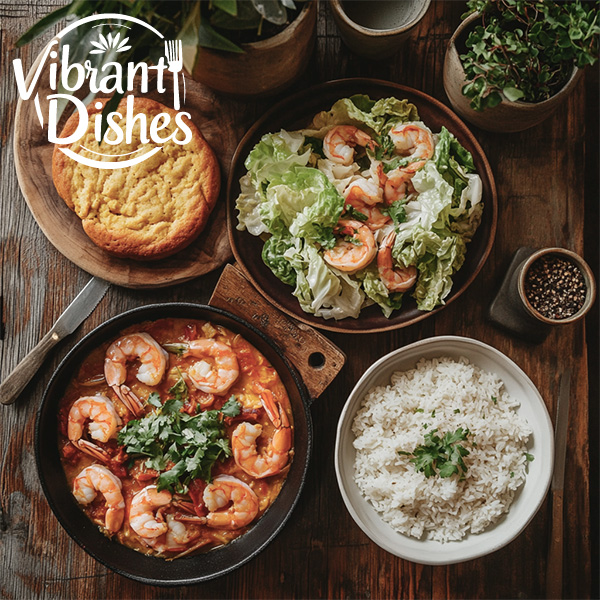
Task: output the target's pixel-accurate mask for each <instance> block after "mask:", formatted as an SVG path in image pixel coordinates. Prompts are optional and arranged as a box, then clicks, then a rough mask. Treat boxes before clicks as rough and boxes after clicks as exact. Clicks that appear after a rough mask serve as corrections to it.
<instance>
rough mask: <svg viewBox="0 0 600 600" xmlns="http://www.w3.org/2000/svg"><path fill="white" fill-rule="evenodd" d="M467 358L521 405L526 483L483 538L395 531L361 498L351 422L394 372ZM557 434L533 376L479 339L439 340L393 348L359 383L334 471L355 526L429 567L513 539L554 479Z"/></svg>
mask: <svg viewBox="0 0 600 600" xmlns="http://www.w3.org/2000/svg"><path fill="white" fill-rule="evenodd" d="M442 356H445V357H450V358H453V359H459V358H460V357H465V358H466V359H467V360H468V361H469V362H471V363H472V364H474V365H477V366H478V367H479V368H481V369H484V370H485V371H488V372H491V373H495V374H496V375H498V377H500V379H502V381H503V382H504V385H505V388H506V391H507V392H508V394H509V395H510V396H512V397H513V398H515V399H519V400H520V401H521V406H520V407H519V408H518V409H517V410H518V413H519V415H521V416H523V417H525V418H526V419H527V421H528V422H529V425H530V426H531V428H532V430H533V434H532V435H531V436H530V440H529V443H528V446H527V447H528V452H529V453H531V454H533V456H534V460H533V461H532V462H530V463H529V468H528V474H527V479H526V480H525V483H524V485H523V486H522V487H521V488H520V489H519V491H518V492H517V494H516V495H515V499H514V500H513V503H512V505H511V507H510V510H509V512H508V514H506V515H503V516H502V517H501V518H500V520H499V521H497V522H496V523H495V524H494V525H492V526H490V527H488V528H487V529H486V530H485V531H483V532H482V533H479V534H467V535H466V536H465V537H464V538H462V540H460V541H455V542H446V543H441V542H436V541H432V540H426V539H423V540H418V539H415V538H412V537H408V536H406V535H403V534H401V533H398V532H396V531H394V530H393V529H392V528H391V526H390V525H388V524H387V523H386V522H384V521H383V520H382V519H381V517H380V516H379V514H378V513H377V512H376V511H375V509H374V508H373V506H372V505H371V504H370V503H369V502H368V501H367V500H366V499H365V498H364V497H363V496H362V494H361V493H360V491H359V489H358V486H357V485H356V483H355V482H354V459H355V450H354V447H353V445H352V444H353V441H354V434H353V433H352V422H353V420H354V416H355V415H356V412H357V411H358V409H359V407H360V405H361V403H362V401H363V398H364V397H365V394H366V393H367V392H368V391H369V390H370V389H371V388H373V387H375V386H379V385H388V384H389V383H390V378H391V375H392V373H393V372H394V371H406V370H408V369H412V368H414V367H415V365H416V363H417V362H418V361H419V359H421V358H427V359H431V358H437V357H442ZM553 464H554V434H553V429H552V422H551V421H550V416H549V415H548V411H547V409H546V405H545V403H544V400H543V399H542V397H541V395H540V393H539V392H538V390H537V389H536V387H535V386H534V385H533V383H532V382H531V380H530V379H529V377H527V375H525V373H524V372H523V371H522V370H521V369H520V368H519V367H518V366H517V365H516V364H515V363H514V362H513V361H512V360H510V359H509V358H508V357H507V356H505V355H504V354H502V353H501V352H499V351H498V350H496V349H495V348H492V347H491V346H488V345H487V344H484V343H482V342H479V341H477V340H473V339H470V338H464V337H456V336H440V337H433V338H428V339H425V340H421V341H419V342H416V343H414V344H410V345H408V346H405V347H403V348H400V349H399V350H395V351H394V352H391V353H390V354H387V355H386V356H384V357H383V358H381V359H379V360H378V361H377V362H376V363H375V364H373V365H372V366H371V367H370V368H369V369H368V370H367V371H366V372H365V374H364V375H363V376H362V377H361V378H360V380H359V382H358V383H357V384H356V386H355V387H354V389H353V390H352V393H351V394H350V397H349V398H348V400H347V402H346V404H345V406H344V409H343V411H342V414H341V416H340V420H339V422H338V428H337V437H336V444H335V471H336V475H337V480H338V484H339V487H340V491H341V493H342V497H343V498H344V502H345V504H346V507H347V509H348V511H349V512H350V514H351V515H352V518H353V519H354V520H355V521H356V523H357V525H358V526H359V527H360V528H361V529H362V530H363V531H364V532H365V533H366V534H367V535H368V536H369V537H370V538H371V540H373V541H374V542H375V543H376V544H377V545H378V546H380V547H381V548H383V549H384V550H387V551H388V552H391V553H392V554H394V555H396V556H399V557H400V558H404V559H406V560H411V561H413V562H416V563H421V564H426V565H447V564H452V563H458V562H463V561H466V560H471V559H474V558H478V557H480V556H484V555H486V554H490V553H491V552H494V551H496V550H498V549H500V548H502V547H503V546H505V545H506V544H508V543H509V542H511V541H512V540H514V539H515V538H516V537H517V536H518V535H519V534H520V533H521V532H522V531H523V530H524V529H525V527H526V526H527V524H528V523H529V522H530V521H531V519H532V518H533V517H534V515H535V513H536V512H537V511H538V509H539V508H540V506H541V504H542V502H543V500H544V498H545V496H546V493H547V491H548V487H549V485H550V480H551V478H552V470H553Z"/></svg>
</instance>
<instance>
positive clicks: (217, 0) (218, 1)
mask: <svg viewBox="0 0 600 600" xmlns="http://www.w3.org/2000/svg"><path fill="white" fill-rule="evenodd" d="M212 5H213V6H214V7H215V8H218V9H219V10H222V11H223V12H226V13H227V14H229V15H231V16H232V17H237V14H238V3H237V0H212Z"/></svg>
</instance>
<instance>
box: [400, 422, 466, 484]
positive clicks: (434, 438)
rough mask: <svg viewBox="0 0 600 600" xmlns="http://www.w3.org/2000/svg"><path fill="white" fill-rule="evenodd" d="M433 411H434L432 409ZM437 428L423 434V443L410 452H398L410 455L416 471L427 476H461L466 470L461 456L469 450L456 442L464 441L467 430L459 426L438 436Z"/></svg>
mask: <svg viewBox="0 0 600 600" xmlns="http://www.w3.org/2000/svg"><path fill="white" fill-rule="evenodd" d="M415 412H416V411H415ZM433 412H434V413H435V411H433ZM437 431H438V430H437V429H432V430H431V431H430V432H428V433H426V434H425V436H424V443H423V444H421V445H419V446H417V447H416V448H415V449H414V450H413V452H412V453H407V452H404V451H400V452H398V454H401V455H404V456H411V455H412V457H413V458H411V459H410V462H411V463H413V464H414V466H415V469H416V471H417V472H422V473H423V474H424V475H425V477H427V478H429V477H432V476H434V475H436V474H439V476H440V477H444V478H447V477H451V476H452V475H454V474H458V475H459V476H460V477H461V478H462V477H464V474H465V473H466V471H467V466H466V465H465V463H464V461H463V458H462V457H463V456H468V455H469V454H470V452H469V451H468V450H467V449H466V448H465V447H464V446H461V445H460V444H458V442H460V441H465V440H466V439H467V436H468V435H469V433H470V432H469V430H468V429H466V430H463V428H462V427H459V428H458V429H457V430H456V431H454V432H447V433H445V434H444V436H443V437H441V438H440V436H439V435H437Z"/></svg>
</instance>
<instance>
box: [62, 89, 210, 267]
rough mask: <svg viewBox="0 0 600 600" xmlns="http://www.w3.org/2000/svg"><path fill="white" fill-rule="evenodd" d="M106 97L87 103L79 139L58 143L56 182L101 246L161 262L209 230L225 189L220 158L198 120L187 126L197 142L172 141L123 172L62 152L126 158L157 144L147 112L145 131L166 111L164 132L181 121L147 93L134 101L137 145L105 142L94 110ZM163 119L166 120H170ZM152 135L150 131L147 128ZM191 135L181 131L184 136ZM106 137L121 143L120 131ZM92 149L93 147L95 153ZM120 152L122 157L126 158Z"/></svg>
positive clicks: (69, 126)
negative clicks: (98, 136)
mask: <svg viewBox="0 0 600 600" xmlns="http://www.w3.org/2000/svg"><path fill="white" fill-rule="evenodd" d="M108 100H109V99H108V98H106V99H102V100H100V99H96V100H93V101H92V103H91V104H90V105H89V106H88V109H87V110H88V126H87V130H86V132H85V134H84V135H83V137H82V138H80V139H79V140H77V141H76V142H74V143H72V144H62V145H61V144H56V145H55V147H54V153H53V156H52V178H53V180H54V185H55V186H56V189H57V191H58V193H59V195H60V196H61V198H62V199H63V200H64V201H65V202H66V203H67V205H68V206H69V208H71V210H73V211H74V212H75V213H76V214H77V216H78V217H79V218H80V219H81V220H82V224H83V229H84V231H85V232H86V234H87V235H88V236H89V237H90V239H91V240H92V241H93V242H94V243H95V244H96V245H97V246H99V247H100V248H103V249H104V250H106V251H108V252H110V253H111V254H114V255H117V256H120V257H125V258H132V259H137V260H154V259H159V258H164V257H166V256H170V255H171V254H174V253H175V252H178V251H179V250H181V249H183V248H185V247H186V246H187V245H188V244H190V243H191V242H193V241H194V240H195V239H196V238H197V237H198V235H199V234H200V232H201V231H202V230H203V229H204V227H205V225H206V222H207V221H208V218H209V216H210V212H211V210H212V209H213V207H214V205H215V203H216V201H217V197H218V195H219V188H220V172H219V165H218V162H217V159H216V157H215V155H214V153H213V151H212V149H211V148H210V146H209V145H208V143H207V142H206V140H205V139H204V137H203V136H202V134H201V133H200V131H199V130H198V129H197V128H196V127H195V126H194V124H193V123H192V122H191V121H190V120H189V119H188V118H186V117H184V120H185V123H186V124H187V125H188V127H189V128H190V130H191V132H192V139H191V141H190V142H189V143H187V144H185V145H179V144H176V143H175V142H174V141H173V140H172V139H170V140H168V141H167V142H165V143H164V144H163V145H162V147H161V150H160V151H159V152H157V153H156V154H154V155H153V156H150V157H148V158H146V159H145V160H143V161H142V162H141V163H139V164H136V165H132V166H129V167H124V168H120V169H100V168H97V167H92V166H87V165H84V164H82V163H80V162H78V161H76V160H74V159H72V158H70V157H68V156H67V155H66V154H64V153H63V152H61V150H60V148H69V149H70V150H71V151H72V152H74V153H76V154H80V155H81V156H85V157H87V158H90V159H92V160H95V161H111V162H115V161H124V160H130V159H131V158H133V157H135V156H140V155H142V154H145V153H147V152H149V151H150V150H152V149H153V148H155V147H156V145H155V144H154V143H153V142H152V140H151V139H149V142H148V143H144V142H143V140H142V139H141V134H142V132H143V131H142V128H141V120H142V117H141V116H139V117H138V115H144V116H145V118H146V126H145V127H146V132H148V131H149V130H150V123H151V122H152V119H153V118H154V117H155V116H156V115H158V114H160V113H167V114H168V115H169V117H170V120H169V123H168V125H166V127H164V128H161V129H160V131H159V135H160V137H161V138H163V139H165V138H167V137H168V136H169V135H171V134H172V133H173V132H174V131H175V130H176V129H177V128H178V125H177V124H176V122H175V116H176V115H177V112H176V111H174V110H172V109H170V108H168V107H166V106H163V105H162V104H160V103H159V102H155V101H154V100H150V99H147V98H135V99H134V111H133V112H134V114H135V116H136V117H137V118H136V119H135V120H134V124H133V127H132V136H131V143H130V144H126V143H125V140H123V141H122V142H120V143H119V144H115V145H110V144H108V143H106V141H103V142H102V144H100V145H99V144H98V142H97V141H96V139H95V137H94V128H95V118H94V115H96V114H98V113H101V112H102V109H103V108H104V105H105V104H106V102H108ZM116 112H119V113H120V114H121V115H122V118H120V119H119V118H117V119H115V123H116V124H118V125H119V127H120V128H121V130H122V131H123V132H125V130H126V126H127V114H126V100H125V99H123V100H122V101H121V102H120V104H119V106H118V107H117V109H116ZM164 123H165V120H164V119H161V120H160V124H161V125H164ZM78 124H79V118H78V114H77V113H74V114H73V115H72V116H71V117H70V118H69V119H68V121H67V122H66V124H65V127H64V129H63V131H62V133H61V138H65V137H67V136H69V135H72V134H73V133H74V132H75V130H76V128H77V125H78ZM146 135H147V137H148V138H149V134H148V133H146ZM183 137H184V132H182V131H181V130H180V131H179V132H178V133H177V139H180V140H181V139H183ZM106 139H108V140H116V134H115V132H114V131H110V130H109V132H108V133H107V137H106ZM90 150H92V152H90ZM119 155H120V156H119Z"/></svg>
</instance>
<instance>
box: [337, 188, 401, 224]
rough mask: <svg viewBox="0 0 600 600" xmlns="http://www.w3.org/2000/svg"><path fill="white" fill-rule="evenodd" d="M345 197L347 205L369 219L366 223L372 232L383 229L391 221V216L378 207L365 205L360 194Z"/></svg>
mask: <svg viewBox="0 0 600 600" xmlns="http://www.w3.org/2000/svg"><path fill="white" fill-rule="evenodd" d="M344 195H345V199H346V204H349V205H350V206H352V207H353V208H355V209H356V210H357V211H358V212H360V213H362V214H363V215H365V217H367V219H366V221H365V222H364V223H365V225H366V226H367V227H368V228H369V229H370V230H371V231H377V230H378V229H381V228H382V227H384V226H385V225H387V224H388V223H389V222H390V221H391V219H390V217H389V215H385V214H383V213H382V212H381V210H380V209H379V207H378V206H377V205H369V204H365V203H364V202H363V201H362V200H361V199H360V196H359V195H358V194H355V193H348V195H346V194H344Z"/></svg>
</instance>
